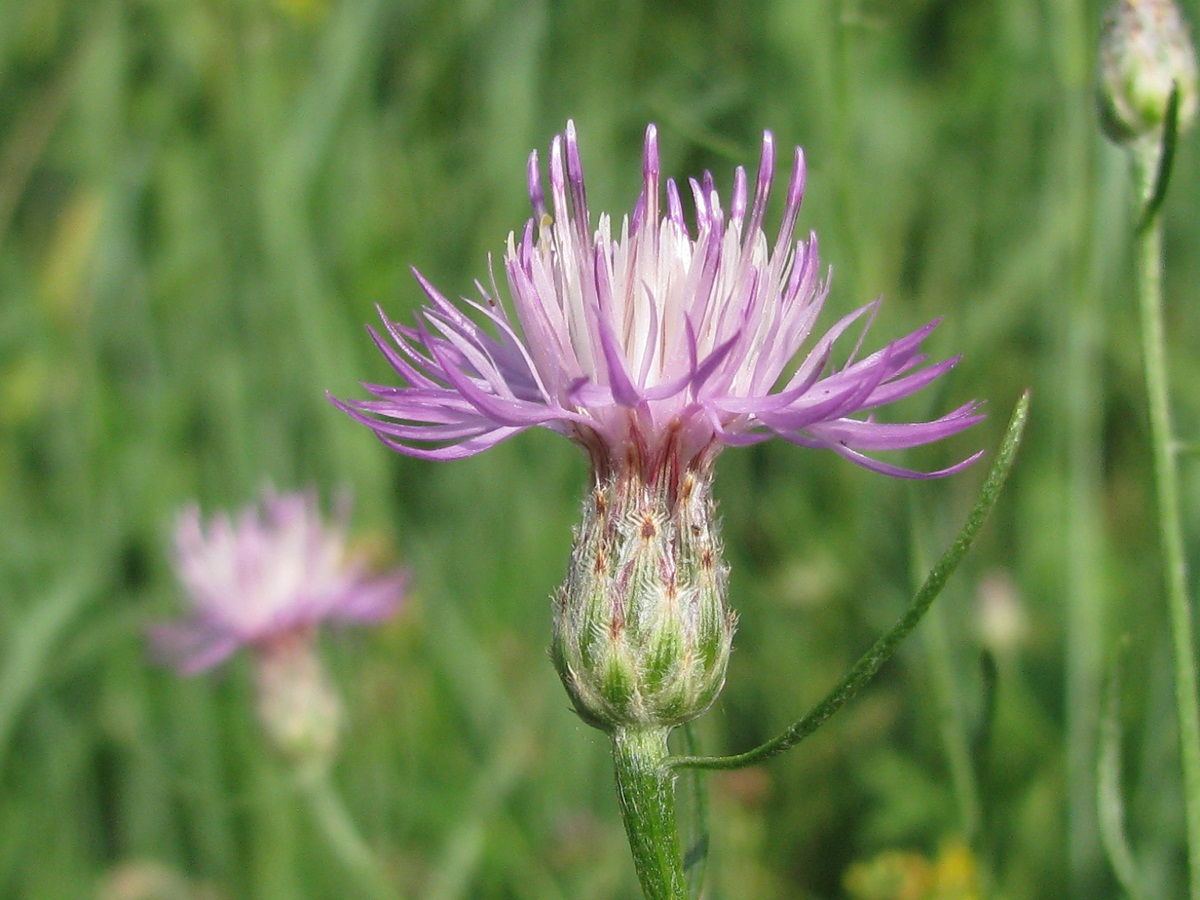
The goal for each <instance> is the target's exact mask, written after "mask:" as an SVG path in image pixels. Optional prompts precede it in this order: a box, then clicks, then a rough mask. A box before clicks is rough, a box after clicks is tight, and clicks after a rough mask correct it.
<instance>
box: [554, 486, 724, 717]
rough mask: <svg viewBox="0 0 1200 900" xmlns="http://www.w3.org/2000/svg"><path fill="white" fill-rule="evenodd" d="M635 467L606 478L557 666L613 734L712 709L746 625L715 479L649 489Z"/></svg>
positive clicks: (577, 551)
mask: <svg viewBox="0 0 1200 900" xmlns="http://www.w3.org/2000/svg"><path fill="white" fill-rule="evenodd" d="M635 468H636V467H630V468H623V469H622V470H620V471H617V472H615V473H611V474H609V475H606V476H598V478H597V482H596V486H595V488H594V489H593V491H592V493H591V495H590V496H589V497H588V499H587V500H586V501H585V503H584V511H583V522H582V524H581V525H580V526H579V527H578V528H577V529H576V531H575V543H574V547H573V549H572V552H571V565H570V570H569V572H568V574H567V580H566V583H565V584H564V585H563V586H562V588H560V590H559V592H558V596H557V598H556V601H555V609H554V638H553V644H552V647H551V655H552V657H553V659H554V665H555V668H557V669H558V674H559V676H560V677H561V678H562V680H563V684H564V685H565V686H566V688H567V692H568V693H569V694H570V695H571V700H572V701H573V702H574V704H575V709H576V710H577V711H578V712H579V715H580V716H582V717H583V719H584V720H585V721H587V722H588V723H589V724H591V725H594V726H596V727H597V728H601V729H603V730H605V731H611V730H613V729H615V728H619V727H626V726H656V727H666V728H670V727H673V726H675V725H680V724H682V723H684V722H687V721H689V720H691V719H693V718H695V717H696V716H698V715H700V714H701V713H702V712H704V711H705V710H706V709H707V708H708V707H709V706H710V705H711V704H712V702H713V700H714V699H715V698H716V696H717V694H718V693H719V692H720V690H721V687H722V685H723V684H724V683H725V668H726V666H727V664H728V662H729V650H730V647H731V645H732V643H733V632H734V627H735V622H736V617H735V616H734V615H733V614H732V613H731V612H730V611H729V609H728V608H727V606H726V599H725V598H726V584H727V581H728V567H727V566H726V565H725V563H724V562H723V560H722V559H721V544H720V536H719V534H718V527H717V521H716V507H715V504H714V503H713V501H712V498H711V495H710V476H709V474H708V472H707V471H688V472H686V473H684V474H683V475H682V476H681V477H680V478H679V479H678V480H677V481H676V480H673V479H670V478H661V479H655V480H654V481H653V483H649V482H647V481H646V480H645V479H644V478H643V476H642V474H641V473H640V472H638V471H635Z"/></svg>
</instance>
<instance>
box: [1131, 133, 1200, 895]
mask: <svg viewBox="0 0 1200 900" xmlns="http://www.w3.org/2000/svg"><path fill="white" fill-rule="evenodd" d="M1159 153H1160V148H1159V147H1158V145H1157V144H1147V145H1144V146H1141V147H1139V148H1138V149H1137V150H1136V151H1135V153H1134V166H1135V170H1136V173H1137V180H1138V188H1139V191H1140V196H1141V198H1142V199H1143V200H1144V201H1146V202H1150V201H1151V200H1152V199H1153V197H1154V193H1155V182H1156V181H1157V172H1158V161H1159ZM1135 253H1136V255H1137V268H1138V273H1137V292H1138V301H1139V305H1140V307H1141V328H1142V356H1143V363H1144V365H1145V368H1146V394H1147V400H1148V403H1149V412H1150V444H1151V450H1152V452H1153V455H1154V482H1155V488H1156V490H1157V493H1158V498H1157V499H1158V523H1159V539H1160V540H1161V541H1162V554H1163V566H1164V569H1165V572H1164V574H1165V577H1166V588H1167V603H1168V606H1169V608H1170V615H1171V631H1172V639H1173V643H1174V647H1175V699H1176V702H1177V704H1178V707H1179V743H1180V756H1181V759H1182V763H1183V787H1184V806H1185V815H1186V818H1187V841H1188V865H1189V873H1190V874H1189V885H1190V891H1191V893H1190V896H1191V898H1192V900H1200V710H1198V709H1197V692H1196V656H1195V648H1194V644H1193V638H1192V633H1193V632H1192V608H1191V603H1190V601H1189V600H1188V595H1187V567H1186V564H1185V562H1184V548H1183V525H1182V519H1181V515H1180V509H1179V473H1178V469H1177V467H1176V460H1175V454H1174V444H1173V439H1172V436H1171V435H1172V431H1171V408H1170V402H1169V400H1168V395H1167V365H1166V340H1165V338H1164V332H1163V314H1162V220H1161V217H1160V216H1159V215H1158V214H1157V212H1156V213H1155V214H1154V215H1153V216H1152V217H1151V218H1150V220H1149V221H1148V222H1147V223H1146V226H1145V227H1144V228H1142V229H1140V230H1139V231H1138V233H1137V235H1136V237H1135Z"/></svg>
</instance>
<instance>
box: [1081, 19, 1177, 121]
mask: <svg viewBox="0 0 1200 900" xmlns="http://www.w3.org/2000/svg"><path fill="white" fill-rule="evenodd" d="M1099 65H1100V71H1099V99H1100V113H1101V119H1102V124H1103V126H1104V131H1105V133H1106V134H1107V135H1108V136H1109V137H1110V138H1111V139H1112V140H1114V141H1116V142H1117V143H1123V142H1125V141H1129V140H1133V139H1134V138H1138V137H1143V136H1147V135H1156V134H1157V133H1158V132H1159V131H1160V130H1161V129H1162V127H1163V123H1164V122H1165V121H1166V116H1167V105H1168V103H1169V102H1170V99H1171V91H1172V90H1173V89H1175V87H1176V86H1178V90H1179V130H1180V131H1181V132H1182V131H1184V130H1185V129H1186V128H1187V127H1188V126H1189V125H1190V124H1191V123H1192V120H1193V119H1195V117H1196V94H1197V87H1196V78H1197V74H1196V53H1195V50H1194V49H1193V47H1192V41H1191V36H1190V35H1189V33H1188V27H1187V24H1186V23H1185V22H1184V20H1183V16H1182V14H1181V13H1180V11H1179V8H1178V7H1177V6H1176V5H1175V3H1174V0H1117V3H1116V4H1115V5H1114V6H1113V7H1112V8H1111V9H1110V10H1109V12H1108V15H1106V16H1105V18H1104V25H1103V28H1102V30H1101V34H1100V64H1099Z"/></svg>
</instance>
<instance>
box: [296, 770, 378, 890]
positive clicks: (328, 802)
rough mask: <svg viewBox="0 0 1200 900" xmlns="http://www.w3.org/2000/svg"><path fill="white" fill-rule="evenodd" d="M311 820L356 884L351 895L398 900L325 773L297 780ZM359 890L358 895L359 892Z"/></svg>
mask: <svg viewBox="0 0 1200 900" xmlns="http://www.w3.org/2000/svg"><path fill="white" fill-rule="evenodd" d="M297 783H298V784H299V786H300V790H301V793H303V794H304V798H305V800H307V801H308V805H309V808H310V809H311V811H312V814H313V819H314V820H315V821H316V823H317V826H318V827H319V828H320V830H321V836H322V837H323V838H325V841H326V843H327V844H328V845H329V848H330V849H331V850H332V851H333V852H334V854H336V856H337V857H338V859H339V860H340V861H341V863H342V865H343V866H344V867H345V869H346V872H347V873H348V874H350V875H353V876H354V880H355V883H356V884H357V885H358V887H357V889H356V890H355V891H354V892H353V893H354V896H360V897H370V898H376V900H398V898H399V897H400V894H399V892H398V891H397V890H396V889H395V887H393V886H392V884H391V883H390V882H389V881H388V880H387V878H386V877H385V876H384V874H383V872H381V871H380V869H379V864H378V862H377V860H376V859H375V854H374V853H372V852H371V848H370V847H369V846H367V842H366V841H365V840H363V837H362V835H361V834H359V831H358V827H357V826H356V825H355V824H354V820H353V819H352V818H351V817H350V813H349V812H348V811H347V810H346V807H345V806H344V805H343V803H342V799H341V797H339V796H338V794H337V791H336V790H335V789H334V787H333V783H332V782H331V781H330V780H329V775H328V773H326V772H304V773H303V774H302V775H301V776H300V777H299V778H298V779H297ZM360 891H361V893H359V892H360Z"/></svg>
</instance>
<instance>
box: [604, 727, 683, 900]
mask: <svg viewBox="0 0 1200 900" xmlns="http://www.w3.org/2000/svg"><path fill="white" fill-rule="evenodd" d="M667 732H668V730H667V729H666V728H662V727H657V728H618V729H616V730H615V731H613V732H612V734H611V737H612V752H613V766H614V768H615V770H616V776H617V799H618V801H619V802H620V804H621V818H622V819H623V820H624V821H625V834H626V835H627V836H628V837H629V848H630V850H632V851H633V864H634V866H635V868H636V869H637V875H638V881H639V882H641V885H642V892H643V893H644V894H645V895H646V900H687V896H688V892H687V883H686V881H685V880H684V876H683V853H682V851H681V849H680V843H679V829H678V827H677V826H676V824H675V776H674V775H673V774H672V773H671V770H670V769H669V768H668V766H667Z"/></svg>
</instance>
